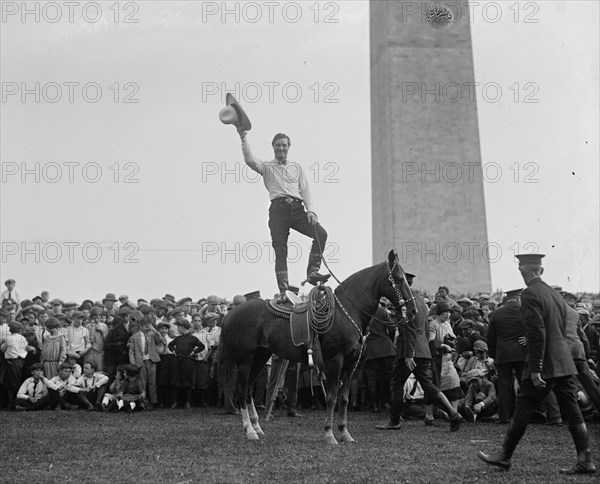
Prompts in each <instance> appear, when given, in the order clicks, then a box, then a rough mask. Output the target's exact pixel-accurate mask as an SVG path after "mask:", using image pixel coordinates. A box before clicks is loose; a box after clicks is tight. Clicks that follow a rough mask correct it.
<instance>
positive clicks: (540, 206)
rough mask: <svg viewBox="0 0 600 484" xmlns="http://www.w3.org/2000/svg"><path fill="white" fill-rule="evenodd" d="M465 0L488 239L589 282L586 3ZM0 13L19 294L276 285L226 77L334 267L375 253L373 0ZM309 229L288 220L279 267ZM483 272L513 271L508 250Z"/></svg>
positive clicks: (599, 270) (7, 201)
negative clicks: (323, 239) (307, 206)
mask: <svg viewBox="0 0 600 484" xmlns="http://www.w3.org/2000/svg"><path fill="white" fill-rule="evenodd" d="M415 4H416V5H419V6H420V5H421V2H416V3H415ZM23 5H25V7H26V9H28V10H27V11H25V10H24V9H23ZM70 8H71V10H70ZM463 8H464V7H463ZM471 8H473V13H474V15H473V18H472V21H471V31H472V39H473V56H474V66H475V80H476V82H479V83H481V85H482V86H486V85H492V84H493V83H495V84H494V85H499V86H500V87H501V88H502V96H501V98H500V99H499V100H498V101H497V102H492V101H490V99H492V96H493V92H491V91H487V92H485V93H484V92H483V91H482V92H478V91H477V92H476V95H477V106H478V115H479V133H480V141H481V150H482V163H483V166H484V167H488V168H489V169H490V171H486V174H487V175H488V176H487V179H485V180H484V193H485V204H486V214H487V226H488V239H489V241H491V242H494V243H496V244H498V245H499V246H501V247H505V248H510V247H514V244H517V246H518V248H519V249H521V248H525V249H527V250H528V251H530V252H531V251H533V250H531V249H532V246H526V244H528V243H534V244H535V246H534V247H533V248H535V249H539V251H540V252H543V253H546V254H548V255H549V257H547V259H546V260H545V266H546V274H547V281H548V282H549V283H553V284H560V285H562V286H563V287H564V288H566V289H568V290H571V291H594V292H598V290H599V285H600V284H599V274H600V264H599V251H598V247H599V246H600V240H599V232H600V231H599V219H600V217H599V190H598V180H599V163H598V160H599V159H600V156H599V150H598V132H599V128H600V126H599V123H598V106H599V105H600V103H599V101H600V100H599V99H598V85H599V78H598V58H599V57H600V56H599V52H598V37H599V35H598V33H599V28H598V18H599V16H598V13H599V12H598V10H599V6H598V3H597V2H591V1H589V2H588V1H581V2H580V1H569V2H561V1H544V2H517V3H515V2H479V3H478V4H477V5H475V4H472V5H471ZM499 15H500V16H499ZM459 21H465V20H464V18H463V19H461V20H459ZM536 21H537V22H536ZM0 28H1V37H0V40H1V66H0V67H1V70H0V77H1V81H2V104H1V105H0V107H1V109H2V112H1V114H0V122H1V125H0V136H1V146H0V155H1V167H2V180H1V184H0V241H1V244H2V259H1V261H0V278H1V279H2V281H4V280H5V279H7V278H8V277H12V278H14V279H16V280H17V290H18V291H19V293H20V294H21V296H22V297H33V296H34V295H36V294H39V293H40V292H41V291H42V290H48V291H49V292H50V293H51V296H52V297H60V298H62V299H65V300H75V301H81V300H83V299H86V298H90V299H94V300H98V299H101V298H102V297H103V296H104V294H106V293H108V292H112V293H117V295H119V294H123V293H125V294H127V295H128V296H129V297H130V298H132V299H137V298H140V297H142V298H146V299H149V298H152V297H162V296H163V295H164V294H165V293H170V294H173V295H174V296H175V297H177V298H180V297H184V296H190V297H193V298H194V299H198V298H200V297H202V296H207V295H209V294H217V295H219V296H221V297H226V298H228V299H231V298H232V297H233V296H234V295H235V294H238V293H241V294H244V293H247V292H251V291H254V290H260V291H261V294H262V295H263V297H268V296H271V295H272V294H273V293H274V292H275V291H276V289H277V287H276V284H275V277H274V255H273V251H272V249H271V248H270V236H269V231H268V226H267V222H268V207H269V200H268V194H267V191H266V189H265V187H264V185H263V183H262V181H261V180H260V179H258V178H257V176H256V175H255V174H254V173H253V172H251V171H250V170H248V169H247V168H246V167H245V165H244V163H243V158H242V156H241V148H240V142H239V137H238V136H237V133H236V131H235V129H234V128H233V127H232V126H226V125H224V124H222V123H221V122H220V121H219V117H218V113H219V110H220V109H221V108H222V107H223V105H224V101H225V94H226V92H234V93H235V95H236V97H237V98H238V100H239V101H240V103H241V104H242V106H243V107H244V109H245V110H246V112H247V113H248V116H249V117H250V119H251V121H252V124H253V126H252V130H251V131H250V132H249V135H248V139H249V141H250V143H251V146H252V148H253V151H254V154H255V155H256V156H258V157H259V158H261V159H271V158H272V155H273V153H272V149H271V146H270V142H271V139H272V137H273V135H274V134H275V133H277V132H284V133H287V134H288V135H289V136H290V137H291V140H292V146H291V149H290V152H289V157H290V159H292V160H294V161H297V162H299V163H300V164H301V165H302V166H303V167H304V169H305V171H306V173H307V176H308V180H309V183H310V185H311V191H312V196H313V199H314V201H315V205H316V207H317V213H318V215H319V220H320V222H321V223H322V224H323V226H324V227H325V228H326V229H327V231H328V233H329V239H328V245H327V247H326V249H325V257H326V259H327V260H328V261H329V265H330V267H331V269H332V270H333V271H334V273H335V274H336V276H338V277H339V278H340V279H344V278H345V277H347V276H349V275H350V274H352V273H354V272H356V271H358V270H360V269H362V268H363V267H367V266H370V265H372V264H373V263H376V262H379V261H373V260H372V242H371V237H372V233H371V131H370V116H371V111H370V89H371V86H370V73H369V65H370V57H369V55H370V52H369V28H370V26H369V5H368V2H362V1H356V0H353V1H349V2H341V1H338V2H275V3H269V2H226V3H223V2H199V1H197V2H175V1H171V2H160V1H138V2H120V3H114V2H97V3H94V2H80V4H79V6H74V7H69V4H68V2H67V3H64V2H53V3H52V2H51V3H44V2H26V3H25V4H22V3H21V2H3V3H2V19H1V23H0ZM423 28H429V27H428V26H427V24H423ZM450 28H452V27H450ZM486 96H487V97H486ZM498 168H499V169H500V170H501V173H502V176H497V173H498V171H494V170H497V169H498ZM309 248H310V240H309V239H307V238H306V237H303V236H301V235H299V234H296V233H295V232H292V235H291V236H290V252H289V258H290V260H289V268H290V281H291V283H293V284H296V285H299V283H300V282H301V281H302V279H303V276H304V275H305V268H306V263H307V258H308V252H309ZM390 248H391V247H390ZM513 250H514V249H513ZM491 273H492V287H493V288H494V289H496V288H502V289H504V290H507V289H512V288H514V287H521V286H522V280H521V278H520V275H519V274H518V271H516V267H515V263H514V261H513V260H511V258H503V259H502V260H501V261H499V262H498V263H494V264H492V265H491ZM451 277H452V276H451V274H444V275H443V278H441V279H440V284H442V283H445V284H447V285H450V286H451V285H452V281H451ZM430 289H431V290H435V288H430ZM478 289H479V288H473V290H474V291H478Z"/></svg>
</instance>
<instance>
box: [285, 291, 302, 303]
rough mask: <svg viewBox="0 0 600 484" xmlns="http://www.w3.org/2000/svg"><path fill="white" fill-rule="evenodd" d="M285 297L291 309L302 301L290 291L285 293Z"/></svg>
mask: <svg viewBox="0 0 600 484" xmlns="http://www.w3.org/2000/svg"><path fill="white" fill-rule="evenodd" d="M285 297H286V298H287V300H288V301H289V302H291V303H292V307H294V306H296V305H297V304H300V303H301V302H302V299H300V298H299V297H298V296H296V294H294V293H293V292H292V291H285Z"/></svg>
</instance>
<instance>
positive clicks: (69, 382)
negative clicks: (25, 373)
mask: <svg viewBox="0 0 600 484" xmlns="http://www.w3.org/2000/svg"><path fill="white" fill-rule="evenodd" d="M45 383H46V385H48V388H50V389H51V390H60V389H61V388H64V389H65V390H66V391H68V392H71V393H79V391H80V388H79V387H78V386H77V380H76V379H75V377H74V376H73V375H69V378H67V379H66V380H63V379H62V378H61V377H60V376H55V377H54V378H52V379H51V380H48V379H46V380H45Z"/></svg>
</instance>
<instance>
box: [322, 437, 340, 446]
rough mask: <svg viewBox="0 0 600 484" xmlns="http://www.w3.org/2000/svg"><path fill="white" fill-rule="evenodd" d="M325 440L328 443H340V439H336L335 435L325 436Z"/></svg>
mask: <svg viewBox="0 0 600 484" xmlns="http://www.w3.org/2000/svg"><path fill="white" fill-rule="evenodd" d="M323 442H325V443H326V444H327V445H338V441H337V440H335V437H334V436H333V435H326V436H325V437H324V438H323Z"/></svg>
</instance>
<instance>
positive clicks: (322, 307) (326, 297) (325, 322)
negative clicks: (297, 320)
mask: <svg viewBox="0 0 600 484" xmlns="http://www.w3.org/2000/svg"><path fill="white" fill-rule="evenodd" d="M308 298H309V303H308V320H309V321H310V327H311V329H312V330H313V331H314V332H315V333H317V334H325V333H327V332H328V331H329V330H330V329H331V327H332V326H333V316H334V314H335V300H334V295H333V290H332V289H331V288H330V287H328V286H320V287H318V288H317V287H315V288H314V289H312V290H311V291H310V293H309V295H308Z"/></svg>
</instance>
